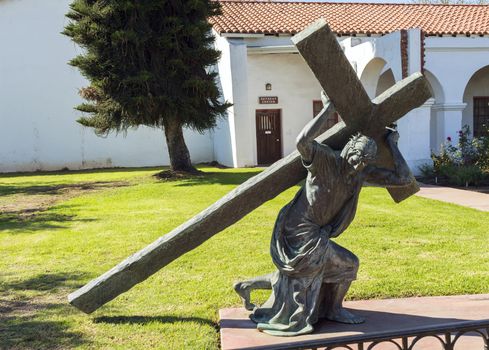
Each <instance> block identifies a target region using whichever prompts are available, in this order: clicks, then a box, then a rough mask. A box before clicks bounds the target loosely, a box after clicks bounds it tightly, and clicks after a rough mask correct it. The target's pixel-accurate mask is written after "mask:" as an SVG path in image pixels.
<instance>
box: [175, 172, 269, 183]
mask: <svg viewBox="0 0 489 350" xmlns="http://www.w3.org/2000/svg"><path fill="white" fill-rule="evenodd" d="M261 170H262V169H256V171H252V172H246V173H242V172H222V173H214V172H205V173H203V174H201V175H194V176H190V177H188V178H184V179H178V180H177V181H178V183H177V184H176V186H182V187H187V186H197V185H214V184H219V185H240V184H242V183H243V182H245V181H246V180H248V179H250V178H252V177H253V176H255V175H257V174H259V173H260V172H261ZM166 181H168V180H166ZM169 181H174V180H169Z"/></svg>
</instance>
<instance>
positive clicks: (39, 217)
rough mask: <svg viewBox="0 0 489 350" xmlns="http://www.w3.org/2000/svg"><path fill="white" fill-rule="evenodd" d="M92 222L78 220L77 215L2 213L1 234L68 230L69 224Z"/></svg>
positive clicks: (0, 216) (40, 212)
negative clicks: (5, 232) (7, 231)
mask: <svg viewBox="0 0 489 350" xmlns="http://www.w3.org/2000/svg"><path fill="white" fill-rule="evenodd" d="M91 221H95V219H88V218H84V219H79V218H78V219H77V218H76V215H72V214H60V213H57V212H53V211H42V210H41V211H39V210H32V212H30V211H25V210H23V211H22V212H15V211H9V212H6V213H1V212H0V232H2V231H3V230H9V233H13V234H18V233H29V232H32V231H39V230H56V229H63V228H67V227H68V223H72V222H91Z"/></svg>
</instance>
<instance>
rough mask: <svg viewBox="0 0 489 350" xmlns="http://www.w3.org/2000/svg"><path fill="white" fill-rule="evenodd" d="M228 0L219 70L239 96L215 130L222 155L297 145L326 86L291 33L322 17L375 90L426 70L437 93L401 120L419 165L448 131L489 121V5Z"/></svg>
mask: <svg viewBox="0 0 489 350" xmlns="http://www.w3.org/2000/svg"><path fill="white" fill-rule="evenodd" d="M221 3H222V10H223V14H222V15H221V16H220V17H218V18H215V19H213V24H214V30H215V32H216V37H217V46H218V48H219V49H220V50H221V51H222V59H221V62H220V64H219V73H220V77H221V85H222V89H223V92H224V96H225V98H226V99H227V100H229V101H231V102H233V103H234V106H233V107H232V109H231V110H230V113H229V118H228V120H227V121H223V122H222V124H221V125H220V128H219V130H218V131H217V132H216V137H215V138H214V143H215V146H214V149H215V150H216V153H215V157H216V160H217V161H218V162H220V163H222V164H226V165H230V166H235V167H243V166H252V165H256V164H259V163H261V162H262V160H266V161H265V163H266V162H269V161H270V160H274V159H277V158H280V157H282V156H284V155H286V154H288V153H290V152H291V151H293V150H294V148H295V142H294V141H295V137H296V135H297V134H298V133H299V132H300V130H301V128H302V127H303V126H304V125H305V124H306V123H307V121H308V120H310V119H311V118H312V117H313V115H314V114H315V113H316V112H317V111H318V108H319V109H320V107H321V104H320V102H319V100H320V91H321V88H320V86H319V84H318V82H317V80H316V79H315V78H314V76H313V75H312V72H311V71H310V70H309V68H308V67H307V64H306V63H305V61H304V60H303V59H302V58H301V57H300V55H299V54H298V52H297V50H296V49H295V47H294V46H293V45H292V42H291V39H290V38H291V35H293V34H295V33H297V32H299V31H300V30H302V29H303V28H304V27H305V26H307V25H308V24H309V23H312V22H313V21H315V20H317V19H318V18H320V17H323V18H325V19H326V20H327V21H328V23H329V24H330V27H331V28H332V30H333V31H334V32H336V33H337V34H338V40H339V41H340V43H341V46H342V47H343V48H344V52H345V54H346V56H347V58H348V59H349V61H350V62H351V64H352V65H353V67H354V69H355V71H356V72H357V75H358V77H359V78H360V80H361V82H362V83H363V85H364V87H365V89H366V91H367V93H368V94H369V95H370V96H371V97H372V98H374V97H375V96H377V95H379V94H380V93H382V92H383V91H385V90H386V89H387V88H388V87H390V86H392V85H393V84H394V83H395V82H398V81H400V80H402V79H403V78H404V77H406V76H408V75H410V74H412V73H414V72H417V71H422V72H423V73H424V74H425V76H426V77H427V79H428V81H429V83H430V85H431V88H432V92H433V98H432V99H430V100H428V101H427V102H426V103H425V104H424V105H423V106H422V107H420V108H417V109H415V110H413V111H412V112H410V113H409V114H407V115H406V116H405V117H403V118H402V119H401V120H400V121H399V122H398V128H399V132H400V134H401V139H400V148H401V150H402V152H403V154H404V156H405V158H406V160H407V161H408V163H409V164H410V165H411V167H412V169H413V170H414V171H417V170H418V169H417V167H418V166H419V165H420V164H423V163H427V162H429V161H430V153H431V150H437V149H438V148H439V146H440V144H441V143H442V142H443V141H444V140H445V139H446V138H447V137H448V136H450V137H451V139H452V140H453V142H457V137H458V131H459V130H460V129H461V128H462V126H463V125H469V126H470V129H471V130H474V129H475V131H476V132H479V133H480V132H482V125H483V124H486V125H489V6H472V5H465V6H461V5H448V6H441V5H415V4H410V5H406V4H361V3H304V2H303V3H297V2H296V3H291V2H279V1H276V2H263V1H236V0H229V1H221ZM267 88H268V89H269V90H267ZM264 97H267V98H266V99H264ZM260 100H261V101H260ZM263 102H267V104H264V103H263ZM270 102H271V104H270ZM474 105H477V108H475V107H474ZM274 129H276V130H274ZM229 145H231V147H229ZM257 145H258V146H257Z"/></svg>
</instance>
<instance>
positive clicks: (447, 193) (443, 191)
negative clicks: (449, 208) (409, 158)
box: [416, 183, 489, 211]
mask: <svg viewBox="0 0 489 350" xmlns="http://www.w3.org/2000/svg"><path fill="white" fill-rule="evenodd" d="M419 186H420V187H421V190H420V191H419V192H418V193H416V195H417V196H420V197H424V198H429V199H436V200H438V201H442V202H447V203H453V204H458V205H462V206H464V207H469V208H474V209H477V210H481V211H489V194H485V193H479V192H474V191H466V190H459V189H456V188H451V187H442V186H433V185H426V184H422V183H420V184H419Z"/></svg>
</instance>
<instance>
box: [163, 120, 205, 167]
mask: <svg viewBox="0 0 489 350" xmlns="http://www.w3.org/2000/svg"><path fill="white" fill-rule="evenodd" d="M164 127H165V128H164V129H165V136H166V145H167V146H168V154H169V155H170V166H171V170H173V171H184V172H189V173H196V172H197V169H195V168H194V167H193V166H192V162H191V161H190V153H189V151H188V148H187V145H186V144H185V140H184V138H183V131H182V125H181V124H180V123H179V122H178V121H176V120H169V121H165V123H164Z"/></svg>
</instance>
